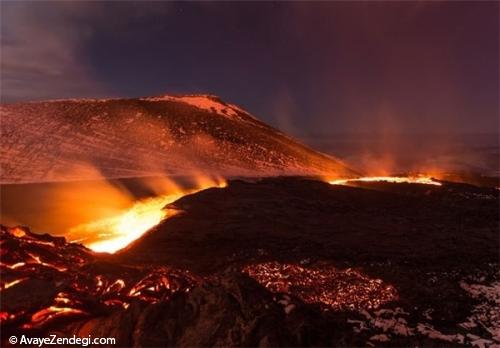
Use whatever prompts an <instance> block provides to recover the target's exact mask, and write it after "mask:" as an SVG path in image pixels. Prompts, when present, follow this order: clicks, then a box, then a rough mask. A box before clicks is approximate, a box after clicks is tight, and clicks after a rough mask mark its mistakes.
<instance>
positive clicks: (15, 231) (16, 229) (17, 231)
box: [10, 227, 26, 238]
mask: <svg viewBox="0 0 500 348" xmlns="http://www.w3.org/2000/svg"><path fill="white" fill-rule="evenodd" d="M10 233H12V234H13V235H14V236H16V237H18V238H21V237H24V236H25V235H26V232H24V231H23V229H22V228H20V227H14V228H12V229H11V230H10Z"/></svg>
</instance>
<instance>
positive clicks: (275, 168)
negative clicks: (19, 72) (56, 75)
mask: <svg viewBox="0 0 500 348" xmlns="http://www.w3.org/2000/svg"><path fill="white" fill-rule="evenodd" d="M1 137H2V141H1V150H0V166H1V182H2V183H12V182H39V181H53V180H56V181H57V180H70V179H71V180H81V179H93V178H95V177H96V176H97V175H104V176H105V177H131V176H144V175H156V174H167V175H191V174H196V173H200V172H205V173H207V172H208V173H212V174H219V175H226V176H230V175H231V176H234V175H242V176H245V175H250V176H255V175H259V176H260V175H296V174H298V175H303V174H304V175H307V174H330V175H334V174H338V175H341V176H349V175H350V174H351V173H352V172H351V171H350V170H349V169H348V168H346V167H345V166H344V165H343V164H342V163H341V162H339V161H338V160H336V159H334V158H332V157H330V156H326V155H324V154H321V153H318V152H316V151H313V150H311V149H309V148H307V147H306V146H304V145H302V144H300V143H298V142H297V141H295V140H293V139H291V138H290V137H288V136H286V135H285V134H283V133H281V132H279V131H278V130H276V129H274V128H272V127H270V126H268V125H266V124H265V123H263V122H261V121H259V120H257V119H256V118H255V117H253V116H251V115H250V114H249V113H247V112H246V111H244V110H242V109H240V108H239V107H237V106H235V105H231V104H226V103H225V102H223V101H222V100H220V99H219V98H217V97H215V96H210V95H187V96H159V97H149V98H140V99H108V100H95V99H93V100H89V99H86V100H85V99H82V100H78V99H71V100H54V101H46V102H31V103H17V104H9V105H3V106H2V107H1Z"/></svg>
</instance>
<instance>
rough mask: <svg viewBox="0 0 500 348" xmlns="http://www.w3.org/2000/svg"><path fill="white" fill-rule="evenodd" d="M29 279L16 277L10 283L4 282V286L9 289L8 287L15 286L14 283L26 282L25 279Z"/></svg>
mask: <svg viewBox="0 0 500 348" xmlns="http://www.w3.org/2000/svg"><path fill="white" fill-rule="evenodd" d="M27 279H28V278H27V277H26V278H21V279H16V280H13V281H11V282H9V283H4V284H3V286H2V288H3V290H6V289H8V288H10V287H13V286H14V285H16V284H19V283H21V282H24V281H25V280H27Z"/></svg>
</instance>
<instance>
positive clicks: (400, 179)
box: [328, 175, 441, 186]
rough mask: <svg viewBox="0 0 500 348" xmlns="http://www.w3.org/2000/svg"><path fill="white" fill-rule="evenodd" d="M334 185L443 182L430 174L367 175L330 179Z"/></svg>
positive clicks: (428, 183)
mask: <svg viewBox="0 0 500 348" xmlns="http://www.w3.org/2000/svg"><path fill="white" fill-rule="evenodd" d="M328 182H329V183H330V184H332V185H349V184H350V183H356V182H390V183H398V184H399V183H408V184H424V185H435V186H441V183H440V182H438V181H435V180H434V179H433V178H431V177H429V176H423V175H415V176H367V177H361V178H356V179H336V180H330V181H328Z"/></svg>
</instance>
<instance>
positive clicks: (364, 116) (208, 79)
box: [1, 1, 499, 134]
mask: <svg viewBox="0 0 500 348" xmlns="http://www.w3.org/2000/svg"><path fill="white" fill-rule="evenodd" d="M1 10H2V12H1V19H2V27H1V29H2V31H1V39H2V50H1V58H2V76H1V82H2V101H3V102H12V101H20V100H37V99H54V98H69V97H135V96H146V95H159V94H166V93H180V94H183V93H186V94H187V93H209V94H216V95H219V96H220V97H221V98H222V99H224V100H226V101H229V102H231V103H236V104H239V105H241V106H243V107H244V108H246V109H247V110H249V111H250V112H252V113H254V114H255V115H256V116H257V117H259V118H261V119H263V120H264V121H267V122H269V123H271V124H273V125H276V126H278V127H279V128H281V129H283V130H285V131H288V132H291V133H293V134H302V133H329V132H343V131H372V130H376V131H385V132H387V131H389V132H391V131H404V132H408V131H414V132H468V131H471V132H476V131H482V132H491V131H498V111H499V102H498V95H499V87H498V81H499V67H498V64H499V55H498V49H499V47H498V45H499V42H498V41H499V29H498V27H499V3H498V2H496V1H492V2H484V1H483V2H479V1H471V2H464V1H460V2H406V1H402V2H390V1H385V2H379V3H367V2H316V3H305V2H304V3H301V2H293V3H263V2H253V3H220V2H219V3H206V2H203V3H194V2H189V3H166V2H152V3H147V2H140V3H138V2H137V3H134V2H106V3H100V2H82V3H79V2H62V1H60V2H59V1H58V2H43V1H39V2H5V1H2V2H1Z"/></svg>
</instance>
